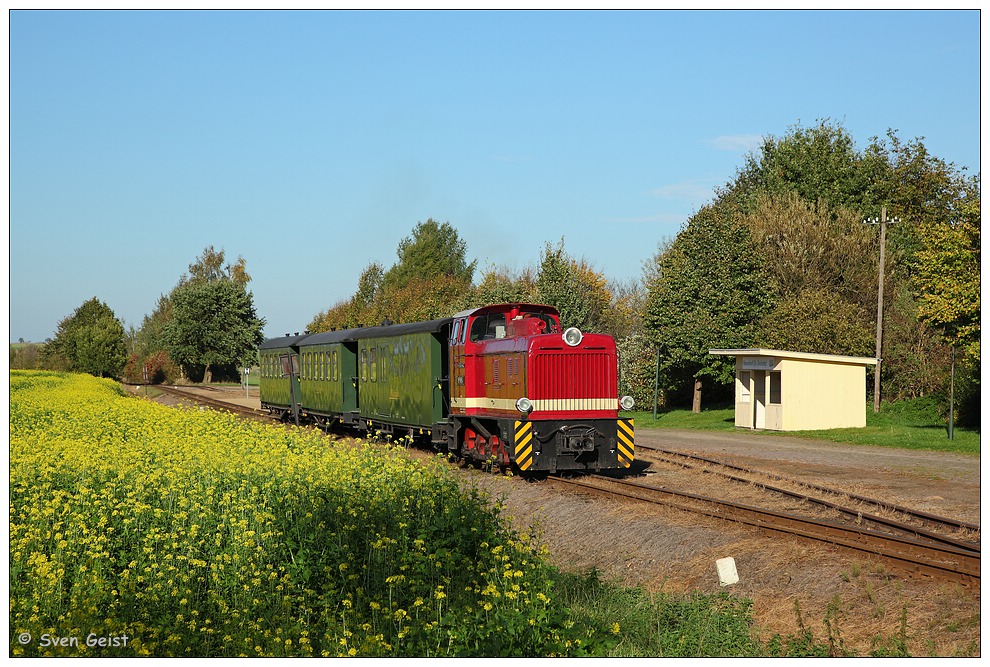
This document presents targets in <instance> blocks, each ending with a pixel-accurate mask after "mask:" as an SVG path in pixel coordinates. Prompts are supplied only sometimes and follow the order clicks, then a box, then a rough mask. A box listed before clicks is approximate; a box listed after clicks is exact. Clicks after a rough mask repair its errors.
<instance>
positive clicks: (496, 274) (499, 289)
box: [473, 265, 538, 306]
mask: <svg viewBox="0 0 990 667" xmlns="http://www.w3.org/2000/svg"><path fill="white" fill-rule="evenodd" d="M537 300H538V299H537V296H536V278H535V274H534V271H533V269H531V268H528V267H527V268H525V269H523V270H522V271H521V272H518V273H516V272H513V271H511V270H509V269H508V268H506V267H496V266H495V265H489V266H487V267H486V268H485V269H484V270H483V271H482V272H481V282H479V283H478V285H477V286H476V287H475V289H474V299H473V301H474V303H475V304H476V305H478V306H482V305H488V304H492V303H512V302H519V303H532V302H534V301H537Z"/></svg>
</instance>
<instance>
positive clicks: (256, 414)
mask: <svg viewBox="0 0 990 667" xmlns="http://www.w3.org/2000/svg"><path fill="white" fill-rule="evenodd" d="M155 388H156V389H159V390H161V391H163V392H165V393H166V394H171V395H172V396H176V397H178V398H184V399H187V400H190V401H194V402H196V403H201V404H202V405H206V406H208V407H211V408H214V409H216V410H223V411H225V412H231V413H233V414H237V415H242V416H245V417H250V418H252V419H260V420H262V421H274V418H273V417H272V416H271V414H269V413H268V412H267V411H266V410H256V409H254V408H249V407H246V406H243V405H237V404H236V403H230V402H228V401H223V400H220V399H216V398H211V397H209V396H204V395H203V394H201V393H199V392H195V391H188V390H186V389H179V388H178V387H175V386H169V385H155Z"/></svg>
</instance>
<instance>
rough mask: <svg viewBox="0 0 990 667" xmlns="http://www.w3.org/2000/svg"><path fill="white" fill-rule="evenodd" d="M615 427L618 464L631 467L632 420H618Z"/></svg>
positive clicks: (632, 453) (633, 448) (633, 450)
mask: <svg viewBox="0 0 990 667" xmlns="http://www.w3.org/2000/svg"><path fill="white" fill-rule="evenodd" d="M517 423H518V422H517ZM616 425H617V428H616V430H615V432H616V435H617V436H618V446H619V447H618V449H619V463H621V464H622V465H623V466H624V467H626V468H628V467H629V466H631V465H632V462H633V455H634V454H635V453H636V446H635V444H633V443H634V438H633V420H632V419H619V420H617V422H616Z"/></svg>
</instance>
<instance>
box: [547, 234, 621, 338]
mask: <svg viewBox="0 0 990 667" xmlns="http://www.w3.org/2000/svg"><path fill="white" fill-rule="evenodd" d="M536 299H537V301H539V302H540V303H544V304H547V305H549V306H553V307H554V308H556V309H557V311H558V312H559V313H560V324H561V326H563V327H564V328H565V329H566V328H567V327H577V328H579V329H581V330H582V331H599V330H600V329H601V326H602V323H603V322H604V320H605V319H606V316H607V313H608V309H609V306H610V304H611V302H612V295H611V293H610V292H609V291H608V280H607V279H606V278H605V276H603V275H602V274H601V273H599V272H598V271H595V270H594V269H593V268H592V267H591V265H589V264H588V263H587V262H586V261H585V260H583V259H581V260H577V259H574V258H573V257H571V256H570V255H568V254H567V251H566V250H564V239H561V240H560V242H559V243H558V244H557V245H556V247H554V246H552V245H550V243H549V242H548V243H547V244H546V246H545V247H544V249H543V258H542V259H541V261H540V267H539V271H538V273H537V277H536Z"/></svg>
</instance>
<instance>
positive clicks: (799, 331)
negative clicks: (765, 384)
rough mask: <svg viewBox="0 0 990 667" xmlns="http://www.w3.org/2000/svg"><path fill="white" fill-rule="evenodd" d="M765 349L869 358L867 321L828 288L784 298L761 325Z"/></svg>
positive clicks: (871, 347)
mask: <svg viewBox="0 0 990 667" xmlns="http://www.w3.org/2000/svg"><path fill="white" fill-rule="evenodd" d="M761 328H762V329H763V331H764V332H765V333H764V334H763V336H762V339H763V344H764V345H765V346H766V347H769V348H773V349H777V350H793V351H795V352H812V353H815V354H847V355H852V356H864V357H872V356H873V352H874V349H875V346H874V342H875V340H874V337H873V335H874V332H873V327H871V326H870V318H869V317H868V316H866V315H865V314H864V313H863V311H862V310H861V309H859V308H858V307H856V305H855V304H852V303H849V302H848V301H846V300H844V299H843V298H842V297H841V296H839V295H838V294H837V293H836V292H835V291H834V290H832V289H829V288H827V287H826V288H816V287H807V288H805V289H804V290H802V291H801V292H799V293H798V294H795V295H789V296H786V297H784V298H783V299H782V300H781V301H780V302H779V303H778V304H777V307H776V308H774V309H773V311H771V312H770V313H769V314H768V315H767V316H765V317H764V318H763V321H762V322H761Z"/></svg>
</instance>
